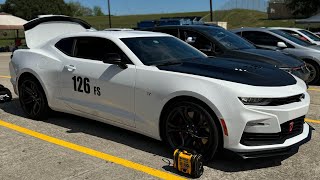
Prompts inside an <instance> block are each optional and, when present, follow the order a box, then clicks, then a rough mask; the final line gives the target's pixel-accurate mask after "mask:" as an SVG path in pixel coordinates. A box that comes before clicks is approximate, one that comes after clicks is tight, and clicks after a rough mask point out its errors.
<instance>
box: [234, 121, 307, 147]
mask: <svg viewBox="0 0 320 180" xmlns="http://www.w3.org/2000/svg"><path fill="white" fill-rule="evenodd" d="M304 118H305V116H302V117H300V118H297V119H294V120H291V121H288V122H286V123H283V124H281V132H280V133H246V132H245V133H243V135H242V138H241V141H240V143H241V144H243V145H246V146H262V145H273V144H282V143H284V141H285V140H287V139H290V138H292V137H295V136H297V135H299V134H301V133H302V132H303V125H304Z"/></svg>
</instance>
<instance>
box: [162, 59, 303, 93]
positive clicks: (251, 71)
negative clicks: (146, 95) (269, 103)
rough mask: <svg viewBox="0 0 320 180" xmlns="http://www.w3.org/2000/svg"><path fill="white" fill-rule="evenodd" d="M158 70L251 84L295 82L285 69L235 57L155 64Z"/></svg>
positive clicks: (286, 83) (272, 84)
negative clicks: (243, 60)
mask: <svg viewBox="0 0 320 180" xmlns="http://www.w3.org/2000/svg"><path fill="white" fill-rule="evenodd" d="M157 67H158V68H159V69H160V70H164V71H172V72H179V73H185V74H193V75H199V76H205V77H210V78H214V79H220V80H225V81H231V82H236V83H241V84H247V85H252V86H269V87H274V86H288V85H293V84H296V82H297V81H296V80H295V78H294V77H293V76H291V75H290V74H289V73H286V72H285V71H282V70H280V69H278V68H274V67H271V66H264V65H263V64H261V63H256V64H255V63H244V62H241V60H236V59H223V58H205V59H196V60H192V61H184V62H182V63H180V64H174V65H166V66H157Z"/></svg>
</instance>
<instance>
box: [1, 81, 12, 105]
mask: <svg viewBox="0 0 320 180" xmlns="http://www.w3.org/2000/svg"><path fill="white" fill-rule="evenodd" d="M11 100H12V94H11V92H10V90H9V89H8V88H5V87H4V86H3V85H1V84H0V103H4V102H9V101H11Z"/></svg>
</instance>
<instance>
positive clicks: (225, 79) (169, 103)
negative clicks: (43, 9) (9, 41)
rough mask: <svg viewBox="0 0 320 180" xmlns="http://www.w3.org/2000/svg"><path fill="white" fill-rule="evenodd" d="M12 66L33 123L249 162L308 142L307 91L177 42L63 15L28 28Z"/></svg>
mask: <svg viewBox="0 0 320 180" xmlns="http://www.w3.org/2000/svg"><path fill="white" fill-rule="evenodd" d="M25 33H26V41H27V45H28V47H29V48H30V49H25V50H17V51H15V52H14V54H13V57H12V60H11V62H10V72H11V77H12V78H11V82H12V84H13V87H14V90H15V93H16V94H18V95H19V99H20V103H21V106H22V108H23V110H24V112H25V113H26V114H27V115H28V117H30V118H32V119H45V118H47V117H48V114H49V111H50V110H51V109H52V110H55V111H61V112H66V113H71V114H75V115H79V116H83V117H87V118H90V119H94V120H97V121H101V122H105V123H108V124H112V125H115V126H119V127H121V128H125V129H128V130H131V131H134V132H138V133H141V134H144V135H146V136H149V137H152V138H155V139H158V140H164V141H165V142H167V143H168V144H169V145H170V146H171V147H172V148H175V147H181V146H183V147H188V148H192V149H194V150H196V151H198V152H199V153H202V154H203V155H204V157H205V159H206V160H210V159H211V158H212V157H213V155H214V154H215V152H216V150H217V149H218V148H225V149H229V150H231V151H234V152H237V153H238V154H240V155H241V156H243V157H245V158H249V157H261V156H272V155H279V154H285V153H288V152H289V151H290V150H292V149H293V148H294V149H296V148H295V147H297V146H299V145H300V144H301V143H302V142H303V141H304V140H306V139H307V137H308V136H309V125H308V124H306V123H305V122H304V117H305V115H306V114H307V112H308V108H309V104H310V96H309V95H308V93H307V91H306V90H307V87H306V85H305V83H304V82H303V81H302V80H300V79H298V78H296V77H293V76H291V75H290V74H288V73H286V72H284V71H281V70H278V69H275V68H272V67H269V66H262V65H261V66H260V65H259V64H255V65H253V64H244V63H241V62H238V61H237V60H226V59H217V58H208V57H207V56H205V55H204V54H203V53H201V52H200V51H198V50H197V49H195V48H193V47H191V46H190V45H188V44H186V43H184V42H182V41H180V40H179V39H177V38H175V37H172V36H170V35H166V34H162V33H153V32H140V31H95V30H92V29H90V25H88V24H87V23H85V22H83V21H81V20H78V19H73V18H69V17H65V16H47V17H42V18H38V19H35V20H33V21H30V22H29V23H27V24H26V25H25Z"/></svg>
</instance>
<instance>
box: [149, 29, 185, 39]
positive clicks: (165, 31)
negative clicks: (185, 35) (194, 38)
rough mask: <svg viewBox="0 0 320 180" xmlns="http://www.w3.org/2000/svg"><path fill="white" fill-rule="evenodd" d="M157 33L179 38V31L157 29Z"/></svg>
mask: <svg viewBox="0 0 320 180" xmlns="http://www.w3.org/2000/svg"><path fill="white" fill-rule="evenodd" d="M155 32H162V33H166V34H170V35H172V36H175V37H179V32H178V29H156V30H155Z"/></svg>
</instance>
